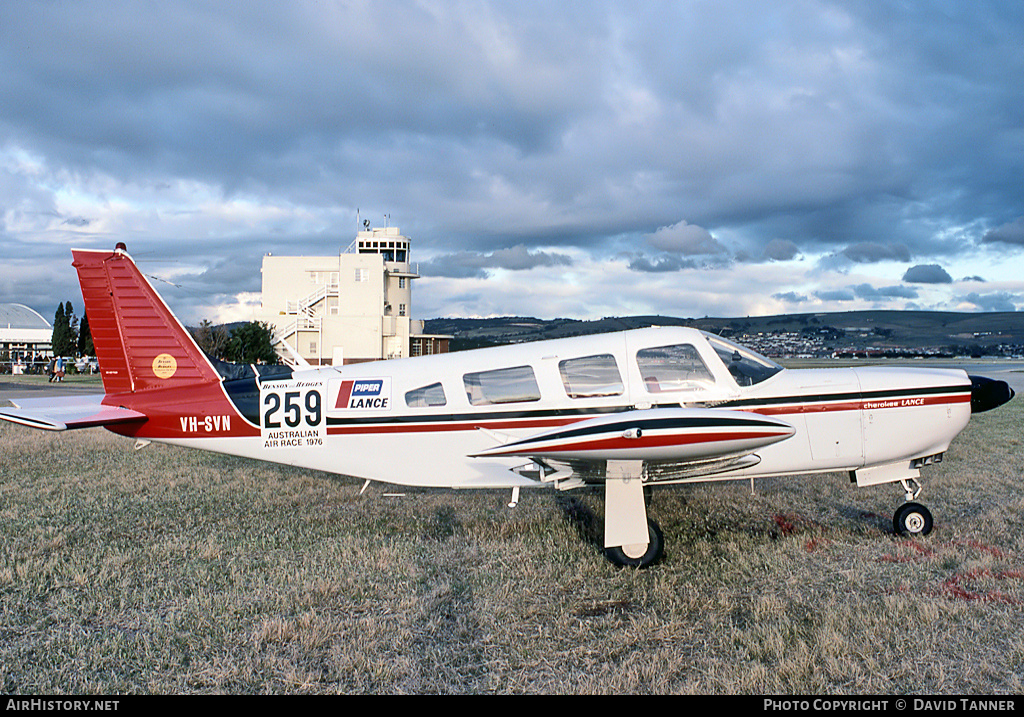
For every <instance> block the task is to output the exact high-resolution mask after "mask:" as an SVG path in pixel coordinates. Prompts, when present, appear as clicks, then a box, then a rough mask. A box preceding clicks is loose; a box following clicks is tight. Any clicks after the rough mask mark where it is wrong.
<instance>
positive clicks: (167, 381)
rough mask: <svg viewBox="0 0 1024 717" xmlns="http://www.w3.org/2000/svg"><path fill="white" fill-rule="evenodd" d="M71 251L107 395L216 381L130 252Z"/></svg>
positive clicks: (195, 347) (194, 345) (215, 376)
mask: <svg viewBox="0 0 1024 717" xmlns="http://www.w3.org/2000/svg"><path fill="white" fill-rule="evenodd" d="M72 254H73V255H74V267H75V268H76V269H77V270H78V280H79V282H80V284H81V286H82V298H83V299H84V300H85V311H86V313H87V314H88V316H89V329H90V330H91V332H92V339H93V344H95V346H96V358H97V359H98V361H99V365H100V374H101V375H102V377H103V389H104V391H105V392H106V393H107V394H108V395H111V394H123V393H130V392H135V391H145V390H147V389H152V388H168V387H172V386H181V385H194V384H198V383H207V382H216V381H219V380H220V376H219V375H218V374H217V372H216V371H215V370H214V368H213V366H211V365H210V362H209V360H208V359H207V358H206V355H205V354H203V352H202V351H201V350H200V349H199V347H198V346H196V343H195V341H194V340H193V339H192V337H191V336H190V335H189V333H188V332H187V331H186V330H185V328H184V327H183V326H182V325H181V323H180V322H179V321H178V320H177V318H175V316H174V314H172V313H171V311H170V309H168V308H167V305H166V304H165V303H164V302H163V300H162V299H161V298H160V297H159V296H158V295H157V293H156V292H155V291H154V290H153V287H152V286H150V284H149V282H148V281H146V278H145V277H144V276H142V274H141V273H140V272H139V270H138V268H137V267H136V266H135V262H133V261H132V259H131V257H129V256H128V255H127V254H125V253H124V252H121V251H114V252H109V251H85V250H74V251H72Z"/></svg>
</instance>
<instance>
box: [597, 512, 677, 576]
mask: <svg viewBox="0 0 1024 717" xmlns="http://www.w3.org/2000/svg"><path fill="white" fill-rule="evenodd" d="M647 538H648V542H647V544H646V545H645V544H643V543H639V544H636V545H616V546H612V547H610V548H605V549H604V555H605V557H606V558H608V560H610V561H611V562H612V563H614V564H615V565H621V566H623V567H627V568H646V567H648V566H650V565H654V564H655V563H656V562H658V561H659V560H661V558H662V557H663V556H664V555H665V536H664V535H662V532H661V527H660V526H659V525H658V524H657V523H655V522H654V521H653V520H651V519H650V518H648V519H647Z"/></svg>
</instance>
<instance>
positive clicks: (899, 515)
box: [892, 503, 932, 537]
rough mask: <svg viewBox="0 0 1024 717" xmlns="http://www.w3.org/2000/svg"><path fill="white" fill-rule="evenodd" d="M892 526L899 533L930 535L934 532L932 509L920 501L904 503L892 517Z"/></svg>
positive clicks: (912, 535) (911, 535) (914, 535)
mask: <svg viewBox="0 0 1024 717" xmlns="http://www.w3.org/2000/svg"><path fill="white" fill-rule="evenodd" d="M892 528H893V530H894V531H896V534H897V535H907V536H910V537H916V536H918V535H928V533H930V532H932V514H931V511H929V510H928V509H927V508H925V507H924V506H923V505H921V504H920V503H904V504H903V505H901V506H900V507H899V508H897V509H896V514H895V515H893V517H892Z"/></svg>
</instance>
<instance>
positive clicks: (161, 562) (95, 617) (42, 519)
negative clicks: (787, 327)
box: [0, 397, 1024, 694]
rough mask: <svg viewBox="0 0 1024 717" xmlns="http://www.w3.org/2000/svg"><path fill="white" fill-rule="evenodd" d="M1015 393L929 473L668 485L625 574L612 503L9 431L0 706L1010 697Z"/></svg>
mask: <svg viewBox="0 0 1024 717" xmlns="http://www.w3.org/2000/svg"><path fill="white" fill-rule="evenodd" d="M1022 419H1024V401H1022V399H1021V397H1018V398H1017V399H1016V400H1014V401H1013V402H1011V403H1010V404H1008V405H1006V406H1004V407H1002V408H1001V409H1000V410H997V411H994V412H991V413H987V414H982V415H979V416H976V417H975V418H974V419H973V420H972V422H971V424H970V426H969V427H968V428H967V430H966V431H965V432H964V433H963V434H962V435H961V437H960V438H959V439H958V440H957V441H956V442H955V443H954V445H953V448H952V449H951V450H950V452H949V453H947V455H946V460H945V461H944V462H943V463H942V464H940V465H937V466H934V467H932V468H930V469H927V470H926V472H925V474H924V480H923V483H924V488H925V490H924V493H923V495H922V497H921V500H922V502H924V503H925V504H927V505H928V506H929V507H930V508H931V509H932V511H933V513H934V514H935V518H936V528H935V530H934V531H933V533H932V534H931V535H929V536H927V537H926V538H924V539H920V540H905V539H900V538H897V537H895V536H893V535H892V532H891V516H892V511H893V508H894V507H895V506H896V504H897V499H898V497H899V490H898V488H896V487H894V486H881V487H877V488H870V489H857V488H856V487H854V486H851V485H850V484H849V482H848V480H847V479H846V477H845V476H843V475H836V474H831V475H827V476H817V477H804V478H795V479H772V480H765V481H762V482H758V483H756V484H755V488H756V492H754V493H753V494H752V493H751V488H750V484H749V483H748V482H741V483H723V484H708V485H698V486H691V487H684V488H673V489H664V490H661V491H660V492H656V493H655V498H654V501H653V503H652V506H651V513H652V516H653V517H655V518H656V519H657V520H658V521H659V522H660V523H661V525H662V527H663V529H664V532H665V537H666V541H667V555H666V558H665V560H664V561H663V562H662V563H661V564H659V565H657V566H655V567H654V568H652V569H649V570H646V571H635V570H622V569H617V568H615V567H613V566H612V565H611V564H609V563H608V562H607V561H606V560H605V559H604V558H603V557H602V556H601V555H600V551H599V548H598V543H599V537H598V536H599V534H600V526H601V519H600V515H601V510H602V506H601V500H600V495H593V494H575V493H570V494H567V495H556V494H554V493H553V492H548V491H543V492H532V493H524V494H523V497H522V501H521V503H520V505H519V507H517V508H516V509H514V510H510V509H508V508H507V507H506V506H505V504H506V502H507V501H508V498H509V496H508V495H507V494H506V493H504V492H501V493H497V492H482V493H450V492H430V491H412V490H407V491H406V492H405V494H404V495H403V496H386V495H385V492H389V491H393V490H394V488H387V487H383V486H379V485H374V486H372V487H371V488H370V489H369V490H367V492H366V493H365V494H363V495H359V488H360V487H361V486H360V484H359V483H357V482H354V481H350V480H345V479H339V478H336V477H332V476H328V475H323V474H318V473H312V472H309V471H303V470H295V469H289V468H279V467H276V466H272V465H266V464H261V463H256V462H251V461H247V460H242V459H235V458H230V457H224V456H219V455H215V454H210V453H203V452H198V451H189V450H186V449H178V448H173V447H168V446H160V445H151V446H149V447H147V448H145V449H143V450H139V451H135V450H133V449H132V442H131V441H129V440H127V439H123V438H119V437H117V436H114V435H112V434H109V433H107V432H105V431H102V430H87V431H77V432H68V433H64V434H49V433H43V432H37V431H31V430H29V429H25V428H21V427H18V426H13V425H10V424H6V423H2V424H0V456H2V457H0V692H3V693H5V694H26V693H55V694H69V693H116V692H122V693H335V692H344V693H620V692H627V693H765V694H766V693H772V694H784V693H800V694H806V693H843V694H911V693H923V694H940V693H958V694H959V693H1020V692H1021V691H1022V689H1024V630H1022V629H1021V626H1022V623H1024V564H1022V559H1021V556H1022V555H1024V495H1022V490H1021V472H1022V455H1021V432H1020V426H1021V425H1022Z"/></svg>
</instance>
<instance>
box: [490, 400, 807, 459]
mask: <svg viewBox="0 0 1024 717" xmlns="http://www.w3.org/2000/svg"><path fill="white" fill-rule="evenodd" d="M795 432H796V429H795V428H793V426H791V425H789V424H788V423H786V422H784V421H781V420H779V419H777V418H772V417H770V416H761V415H757V414H752V413H745V412H742V411H730V410H725V409H717V408H653V409H645V410H635V411H626V412H624V413H615V414H610V415H605V416H599V417H597V418H591V419H587V420H584V421H579V422H576V423H572V424H569V425H566V426H561V427H559V428H555V429H551V430H547V431H542V432H540V433H536V434H534V435H532V436H528V437H526V438H523V439H520V440H517V441H510V442H506V443H502V444H501V445H497V446H494V447H493V448H489V449H487V450H485V451H481V452H479V453H475V454H473V457H475V458H492V457H499V456H521V457H528V458H548V459H555V460H568V461H574V460H576V461H578V460H583V461H592V462H600V461H607V460H642V461H669V462H679V463H688V462H701V461H707V460H709V459H714V458H723V457H726V456H739V455H744V454H747V453H751V452H753V451H755V450H757V449H758V448H760V447H762V446H766V445H769V444H771V443H777V442H778V441H782V440H785V439H787V438H789V437H790V436H792V435H793V434H794V433H795Z"/></svg>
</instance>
